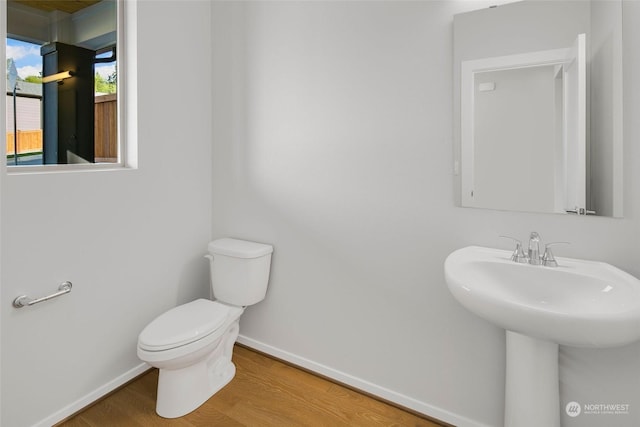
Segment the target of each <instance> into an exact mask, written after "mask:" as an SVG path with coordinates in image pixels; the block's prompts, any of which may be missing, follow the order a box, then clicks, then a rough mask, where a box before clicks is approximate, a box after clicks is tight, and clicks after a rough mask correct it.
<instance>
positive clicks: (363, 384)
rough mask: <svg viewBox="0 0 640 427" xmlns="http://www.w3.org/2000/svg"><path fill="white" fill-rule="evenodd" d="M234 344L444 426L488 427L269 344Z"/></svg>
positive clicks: (246, 341)
mask: <svg viewBox="0 0 640 427" xmlns="http://www.w3.org/2000/svg"><path fill="white" fill-rule="evenodd" d="M237 342H238V343H239V344H242V345H244V346H246V347H249V348H252V349H255V350H257V351H260V352H261V353H265V354H268V355H270V356H273V357H275V358H277V359H281V360H283V361H285V362H288V363H291V364H292V365H295V366H299V367H301V368H303V369H305V370H308V371H311V372H315V373H317V374H319V375H321V376H323V377H327V378H329V379H331V380H334V381H336V382H338V383H342V384H345V385H347V386H349V387H352V388H354V389H357V390H361V391H363V392H364V393H367V394H370V395H372V396H375V397H379V398H380V399H382V400H385V401H388V402H391V403H393V404H396V405H398V406H401V407H403V408H407V409H409V410H411V411H415V412H418V413H420V414H423V415H425V416H427V417H429V418H433V419H436V420H440V421H443V422H445V423H447V424H451V425H454V426H458V427H490V426H488V425H486V424H482V423H480V422H478V421H475V420H471V419H469V418H466V417H464V416H460V415H458V414H454V413H452V412H449V411H447V410H445V409H442V408H439V407H437V406H433V405H430V404H428V403H425V402H421V401H419V400H416V399H414V398H412V397H409V396H405V395H403V394H401V393H398V392H395V391H393V390H389V389H388V388H385V387H381V386H379V385H377V384H373V383H371V382H369V381H366V380H363V379H361V378H357V377H354V376H353V375H350V374H347V373H345V372H341V371H338V370H336V369H333V368H331V367H329V366H326V365H322V364H320V363H317V362H314V361H312V360H309V359H306V358H304V357H300V356H298V355H295V354H293V353H290V352H288V351H285V350H281V349H279V348H276V347H273V346H271V345H269V344H265V343H263V342H260V341H257V340H254V339H253V338H249V337H246V336H244V335H240V336H238V340H237Z"/></svg>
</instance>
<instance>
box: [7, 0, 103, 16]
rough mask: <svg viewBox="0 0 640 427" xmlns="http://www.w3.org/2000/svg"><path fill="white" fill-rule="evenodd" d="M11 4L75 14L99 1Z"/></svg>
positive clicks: (35, 0) (24, 0)
mask: <svg viewBox="0 0 640 427" xmlns="http://www.w3.org/2000/svg"><path fill="white" fill-rule="evenodd" d="M13 2H15V3H19V4H22V5H25V6H29V7H33V8H35V9H39V10H44V11H46V12H51V11H54V10H60V11H62V12H66V13H75V12H77V11H79V10H82V9H84V8H85V7H89V6H91V5H93V4H96V3H100V0H66V1H57V0H13Z"/></svg>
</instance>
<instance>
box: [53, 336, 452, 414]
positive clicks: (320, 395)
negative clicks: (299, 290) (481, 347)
mask: <svg viewBox="0 0 640 427" xmlns="http://www.w3.org/2000/svg"><path fill="white" fill-rule="evenodd" d="M233 360H234V363H235V364H236V376H235V378H234V379H233V380H232V381H231V383H229V384H228V385H227V386H226V387H224V388H223V389H222V390H221V391H219V392H218V393H216V394H215V395H214V396H213V397H212V398H211V399H209V400H208V401H207V402H206V403H205V404H204V405H202V406H201V407H200V408H198V409H197V410H195V411H194V412H192V413H190V414H188V415H185V416H184V417H181V418H176V419H171V420H169V419H164V418H161V417H159V416H158V415H156V413H155V400H156V385H157V382H158V371H157V370H156V369H153V370H151V371H149V372H147V373H145V374H144V375H142V376H140V377H139V378H137V379H136V380H134V381H132V382H130V383H129V384H127V385H126V386H124V387H123V388H121V389H119V390H117V391H116V392H114V393H112V394H111V395H109V396H107V397H106V398H104V399H102V400H100V401H98V402H97V403H95V404H94V405H92V406H90V407H89V408H87V409H85V410H84V411H82V412H80V413H78V414H76V415H75V416H74V417H72V418H70V419H68V420H66V421H65V422H62V423H60V424H58V426H59V427H89V426H91V427H146V426H177V427H217V426H224V427H227V426H229V427H241V426H250V427H254V426H260V427H262V426H274V427H276V426H277V427H288V426H330V427H339V426H349V427H351V426H421V427H440V426H441V425H440V424H437V423H435V422H432V421H429V420H427V419H424V418H421V417H419V416H417V415H414V414H412V413H409V412H406V411H403V410H401V409H399V408H397V407H394V406H392V405H389V404H387V403H384V402H381V401H379V400H376V399H373V398H371V397H368V396H365V395H363V394H361V393H358V392H356V391H353V390H351V389H349V388H346V387H344V386H341V385H339V384H336V383H333V382H331V381H328V380H326V379H323V378H320V377H318V376H316V375H313V374H311V373H308V372H305V371H303V370H300V369H297V368H295V367H292V366H290V365H288V364H286V363H282V362H280V361H278V360H275V359H272V358H270V357H267V356H265V355H263V354H260V353H256V352H254V351H252V350H250V349H248V348H245V347H242V346H238V345H236V347H235V350H234V353H233Z"/></svg>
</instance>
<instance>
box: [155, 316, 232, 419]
mask: <svg viewBox="0 0 640 427" xmlns="http://www.w3.org/2000/svg"><path fill="white" fill-rule="evenodd" d="M238 332H239V326H238V321H236V322H234V323H233V324H232V325H231V326H230V327H229V330H228V332H227V333H226V334H225V337H224V340H223V342H221V343H220V345H218V347H217V348H216V349H215V350H214V351H213V352H212V353H211V355H210V356H209V357H207V358H205V359H204V360H202V361H201V362H198V363H195V364H193V365H190V366H186V367H184V368H181V369H162V368H161V369H160V370H159V372H160V373H159V377H158V398H157V401H156V413H157V414H158V415H160V416H161V417H163V418H178V417H181V416H183V415H186V414H188V413H189V412H192V411H194V410H195V409H197V408H198V407H199V406H200V405H202V404H203V403H204V402H206V401H207V400H209V399H210V398H211V397H212V396H213V395H214V394H216V393H217V392H218V391H220V389H222V388H223V387H224V386H225V385H227V384H229V382H230V381H231V380H232V379H233V377H234V376H235V374H236V366H235V365H234V364H233V362H232V361H231V354H232V352H233V345H234V344H235V342H236V339H237V338H238Z"/></svg>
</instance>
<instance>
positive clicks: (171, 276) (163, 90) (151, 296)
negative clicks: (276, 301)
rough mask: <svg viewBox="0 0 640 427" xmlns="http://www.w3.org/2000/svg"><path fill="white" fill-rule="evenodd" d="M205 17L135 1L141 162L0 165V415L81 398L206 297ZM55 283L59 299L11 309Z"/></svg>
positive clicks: (126, 369)
mask: <svg viewBox="0 0 640 427" xmlns="http://www.w3.org/2000/svg"><path fill="white" fill-rule="evenodd" d="M210 17H211V13H210V3H209V2H207V1H141V2H140V3H139V5H138V18H139V22H138V42H139V44H138V69H139V91H138V97H139V112H138V119H139V121H138V129H139V150H138V151H139V169H137V170H128V171H115V172H114V171H112V172H105V171H103V172H79V173H53V174H27V175H7V173H6V171H4V170H2V175H1V176H0V182H1V184H0V185H1V187H0V194H1V195H2V201H1V206H2V212H1V220H2V222H1V227H2V230H1V231H2V241H1V246H0V253H1V265H2V271H1V276H0V279H1V283H2V289H1V294H0V297H1V301H2V305H1V307H2V308H1V310H0V311H1V312H2V313H1V331H0V335H1V337H2V338H1V349H2V372H1V375H0V376H1V377H2V380H1V381H2V383H1V386H2V418H1V419H0V425H2V426H12V427H22V426H31V425H34V424H37V423H40V424H39V425H42V426H48V425H51V424H53V423H54V422H55V421H57V420H59V419H60V418H61V417H64V416H66V415H69V412H73V411H74V410H76V409H78V405H80V406H82V405H83V404H87V403H89V402H87V401H86V400H85V399H86V398H87V396H89V397H91V396H94V397H97V396H95V394H94V392H95V391H96V390H98V392H99V391H103V392H104V391H108V389H109V387H113V386H114V385H117V384H116V383H117V382H118V381H122V380H123V379H126V377H127V375H131V374H132V373H135V372H137V371H136V369H138V368H139V367H140V361H139V360H138V359H137V357H136V351H135V348H136V340H137V335H138V333H139V332H140V331H141V330H142V328H143V327H144V326H145V325H146V324H147V323H148V322H149V321H150V320H151V319H152V318H153V317H155V316H156V315H158V314H159V313H160V312H162V311H164V310H166V309H167V308H169V307H172V306H175V305H176V304H178V303H181V302H185V301H188V300H192V299H194V298H196V297H199V296H205V295H208V283H209V282H208V271H207V266H208V264H207V261H206V260H205V259H204V258H202V256H203V254H204V253H206V245H207V242H208V241H209V238H210V234H211V115H212V113H211V97H210V91H211V83H210V79H209V78H207V76H209V75H210V74H211V57H210V40H211V30H210V24H211V22H210ZM187 107H188V108H187ZM64 280H70V281H71V282H73V290H72V292H71V293H70V294H69V295H65V296H63V297H60V298H58V299H55V300H51V301H49V302H46V303H42V304H39V305H37V306H34V307H31V308H22V309H14V308H12V307H11V301H13V299H14V298H15V297H16V296H18V295H20V294H22V293H26V294H28V295H29V296H32V297H39V296H44V295H47V294H49V293H51V292H52V291H54V290H56V288H57V286H58V284H59V283H60V282H62V281H64ZM138 371H139V369H138ZM105 387H106V388H105ZM98 394H99V393H98Z"/></svg>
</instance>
